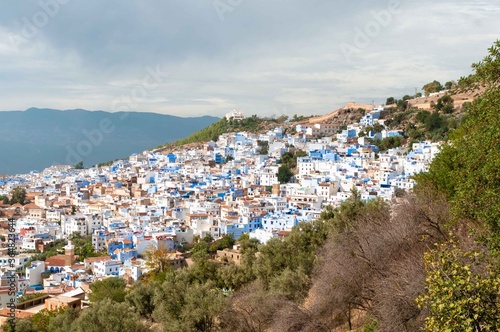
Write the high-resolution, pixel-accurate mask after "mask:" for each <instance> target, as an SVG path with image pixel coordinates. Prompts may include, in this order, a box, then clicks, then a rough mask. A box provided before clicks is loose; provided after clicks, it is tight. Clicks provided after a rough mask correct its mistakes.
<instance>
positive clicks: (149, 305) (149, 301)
mask: <svg viewBox="0 0 500 332" xmlns="http://www.w3.org/2000/svg"><path fill="white" fill-rule="evenodd" d="M159 288H160V285H159V284H158V283H157V282H155V281H150V282H148V283H147V284H143V283H137V284H136V285H135V286H134V288H133V289H132V290H131V291H130V292H129V293H128V294H127V295H126V297H125V300H126V302H127V303H129V304H130V305H131V306H132V307H134V308H135V311H136V312H137V313H138V314H139V315H141V317H144V318H147V319H151V316H152V314H153V311H154V309H155V305H154V295H155V292H156V291H157V290H158V289H159Z"/></svg>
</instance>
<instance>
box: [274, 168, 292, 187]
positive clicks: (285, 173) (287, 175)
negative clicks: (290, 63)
mask: <svg viewBox="0 0 500 332" xmlns="http://www.w3.org/2000/svg"><path fill="white" fill-rule="evenodd" d="M277 175H278V181H279V182H280V183H281V184H283V183H288V182H290V180H291V179H292V178H293V175H294V174H293V172H292V170H291V169H290V167H288V166H287V165H281V166H280V167H279V168H278V174H277Z"/></svg>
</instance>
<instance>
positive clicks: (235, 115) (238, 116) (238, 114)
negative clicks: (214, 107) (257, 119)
mask: <svg viewBox="0 0 500 332" xmlns="http://www.w3.org/2000/svg"><path fill="white" fill-rule="evenodd" d="M244 118H245V115H244V114H243V112H242V111H240V110H239V109H238V108H235V109H234V110H233V111H232V112H229V113H227V114H226V120H228V121H229V120H231V119H233V120H243V119H244Z"/></svg>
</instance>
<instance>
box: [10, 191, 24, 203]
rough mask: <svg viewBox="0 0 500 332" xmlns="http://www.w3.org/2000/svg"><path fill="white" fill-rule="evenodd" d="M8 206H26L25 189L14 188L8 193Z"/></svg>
mask: <svg viewBox="0 0 500 332" xmlns="http://www.w3.org/2000/svg"><path fill="white" fill-rule="evenodd" d="M10 196H11V197H12V198H11V199H10V204H16V203H19V204H23V205H24V204H26V189H24V188H20V187H16V188H14V189H13V190H12V191H11V192H10Z"/></svg>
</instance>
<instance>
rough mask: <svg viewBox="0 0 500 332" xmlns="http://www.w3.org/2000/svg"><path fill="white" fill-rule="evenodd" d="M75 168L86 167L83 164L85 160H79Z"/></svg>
mask: <svg viewBox="0 0 500 332" xmlns="http://www.w3.org/2000/svg"><path fill="white" fill-rule="evenodd" d="M73 168H74V169H84V168H85V167H84V166H83V161H79V162H77V163H76V164H75V166H73Z"/></svg>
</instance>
